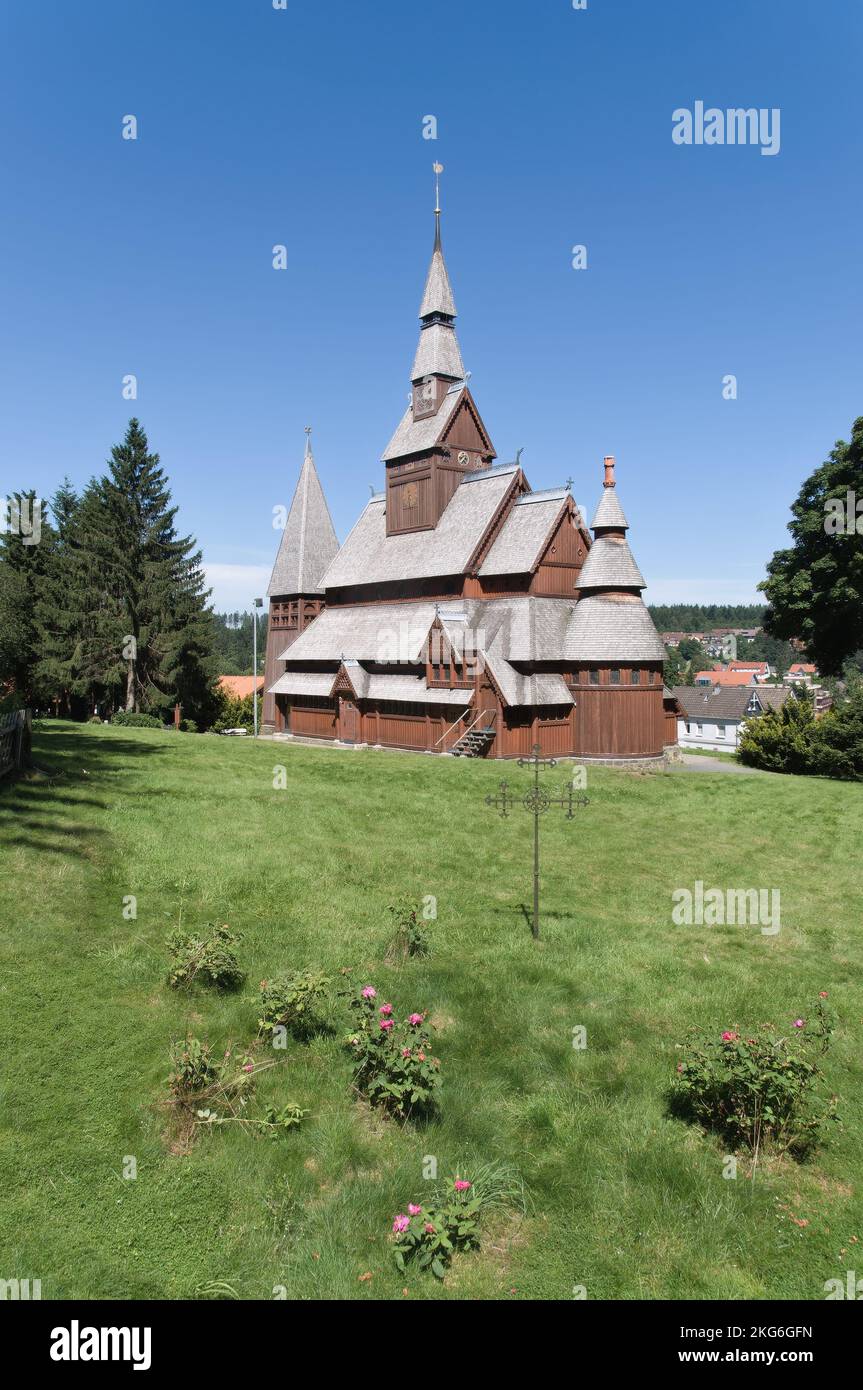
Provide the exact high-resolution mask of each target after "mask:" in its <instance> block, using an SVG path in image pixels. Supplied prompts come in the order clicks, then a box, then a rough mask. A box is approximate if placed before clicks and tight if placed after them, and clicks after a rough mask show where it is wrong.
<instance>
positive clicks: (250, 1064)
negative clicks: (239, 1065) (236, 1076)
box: [243, 1062, 255, 1071]
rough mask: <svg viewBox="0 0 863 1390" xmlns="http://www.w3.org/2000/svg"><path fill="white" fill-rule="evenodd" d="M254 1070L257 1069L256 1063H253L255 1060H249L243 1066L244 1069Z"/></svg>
mask: <svg viewBox="0 0 863 1390" xmlns="http://www.w3.org/2000/svg"><path fill="white" fill-rule="evenodd" d="M254 1070H255V1067H254V1063H253V1062H247V1063H246V1065H245V1066H244V1067H243V1071H254Z"/></svg>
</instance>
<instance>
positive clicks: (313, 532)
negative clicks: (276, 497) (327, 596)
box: [267, 429, 339, 598]
mask: <svg viewBox="0 0 863 1390" xmlns="http://www.w3.org/2000/svg"><path fill="white" fill-rule="evenodd" d="M338 548H339V543H338V540H337V539H336V533H335V529H334V527H333V522H332V518H331V516H330V511H329V507H328V506H327V500H326V498H325V497H324V490H323V488H322V487H321V481H320V478H319V477H318V470H317V469H316V468H315V460H314V457H313V455H312V441H311V429H307V430H306V453H305V458H304V459H303V466H302V468H301V469H300V476H299V480H298V482H297V487H296V491H295V492H294V498H293V501H292V502H291V507H290V511H289V512H288V518H287V521H286V522H285V529H284V531H283V532H282V539H281V542H280V544H279V552H278V554H277V556H276V563H275V564H274V565H273V573H272V577H271V579H270V584H269V588H268V589H267V594H268V596H269V597H271V598H272V597H275V596H279V595H288V594H319V593H322V592H323V590H322V589H321V587H320V580H321V578H322V576H323V573H324V571H325V570H326V569H327V568H328V567H329V565H330V563H331V561H332V560H333V559H334V557H335V555H336V552H337V551H338Z"/></svg>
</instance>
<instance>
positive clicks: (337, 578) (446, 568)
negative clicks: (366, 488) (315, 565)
mask: <svg viewBox="0 0 863 1390" xmlns="http://www.w3.org/2000/svg"><path fill="white" fill-rule="evenodd" d="M518 472H519V470H518V469H517V468H515V466H512V467H503V468H488V469H485V470H483V471H482V472H480V473H472V474H469V475H468V476H466V477H464V478H462V480H461V482H460V483H459V486H458V487H457V488H456V490H455V492H454V493H453V495H452V497H451V498H450V500H449V502H448V503H447V505H446V507H445V508H444V510H443V512H442V513H441V517H440V520H439V521H438V524H437V526H436V527H435V528H434V529H433V530H429V531H411V532H407V533H403V534H400V535H394V536H388V535H387V523H386V503H385V502H382V501H378V500H376V499H375V498H372V499H371V500H370V501H369V502H367V503H366V507H365V511H363V513H362V514H361V516H360V518H359V520H358V521H357V523H356V525H355V526H354V528H353V530H352V531H351V533H350V535H349V536H348V538H347V540H346V541H345V543H344V545H343V546H342V548H341V550H340V551H339V553H338V555H337V556H336V557H335V559H334V560H333V562H332V564H331V565H330V567H329V569H328V570H327V572H326V574H325V575H324V576H323V581H322V582H323V584H324V586H325V587H326V588H327V589H332V588H342V587H346V586H352V585H356V584H385V583H388V582H392V581H397V580H404V579H433V578H436V577H438V576H444V575H453V574H463V573H464V572H465V570H466V568H467V566H468V562H469V561H470V559H471V556H472V555H473V553H474V551H475V550H476V548H477V546H478V545H479V543H480V541H481V540H482V537H483V535H484V533H485V531H486V529H487V527H488V526H489V525H490V523H491V521H492V519H493V517H494V515H495V513H496V511H497V509H498V507H499V506H500V504H501V502H502V501H503V499H504V497H505V496H506V493H507V492H508V491H509V489H510V488H511V487H512V486H513V481H514V478H515V477H516V475H517V473H518Z"/></svg>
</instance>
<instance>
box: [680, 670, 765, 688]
mask: <svg viewBox="0 0 863 1390" xmlns="http://www.w3.org/2000/svg"><path fill="white" fill-rule="evenodd" d="M693 680H694V681H695V682H696V683H697V682H698V681H703V682H704V684H705V686H713V685H741V686H747V687H748V686H752V685H755V684H757V682H756V679H755V672H754V671H696V673H695V675H694V676H693Z"/></svg>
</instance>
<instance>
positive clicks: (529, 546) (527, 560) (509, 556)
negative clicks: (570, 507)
mask: <svg viewBox="0 0 863 1390" xmlns="http://www.w3.org/2000/svg"><path fill="white" fill-rule="evenodd" d="M567 496H568V494H567V492H566V490H565V489H564V488H556V489H553V490H551V491H549V492H528V493H526V494H525V496H524V497H520V498H519V499H518V501H517V502H516V504H515V505H514V507H513V508H512V511H511V512H510V514H509V516H508V517H507V519H506V521H505V522H504V523H503V526H502V527H501V529H500V532H499V534H498V535H497V537H496V538H495V541H494V543H493V545H492V547H491V549H490V550H489V552H488V555H487V556H486V557H485V559H484V560H483V562H482V564H481V566H480V570H479V572H480V574H481V575H497V574H527V573H529V572H530V571H531V570H532V569H533V568H534V566H535V565H536V564H537V563H538V562H539V559H540V557H541V556H542V553H543V551H544V550H545V547H546V545H547V544H548V541H549V540H550V539H551V533H552V530H553V529H554V526H555V525H556V523H557V521H558V519H559V518H560V516H561V515H562V513H563V510H564V508H565V506H566V498H567Z"/></svg>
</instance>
